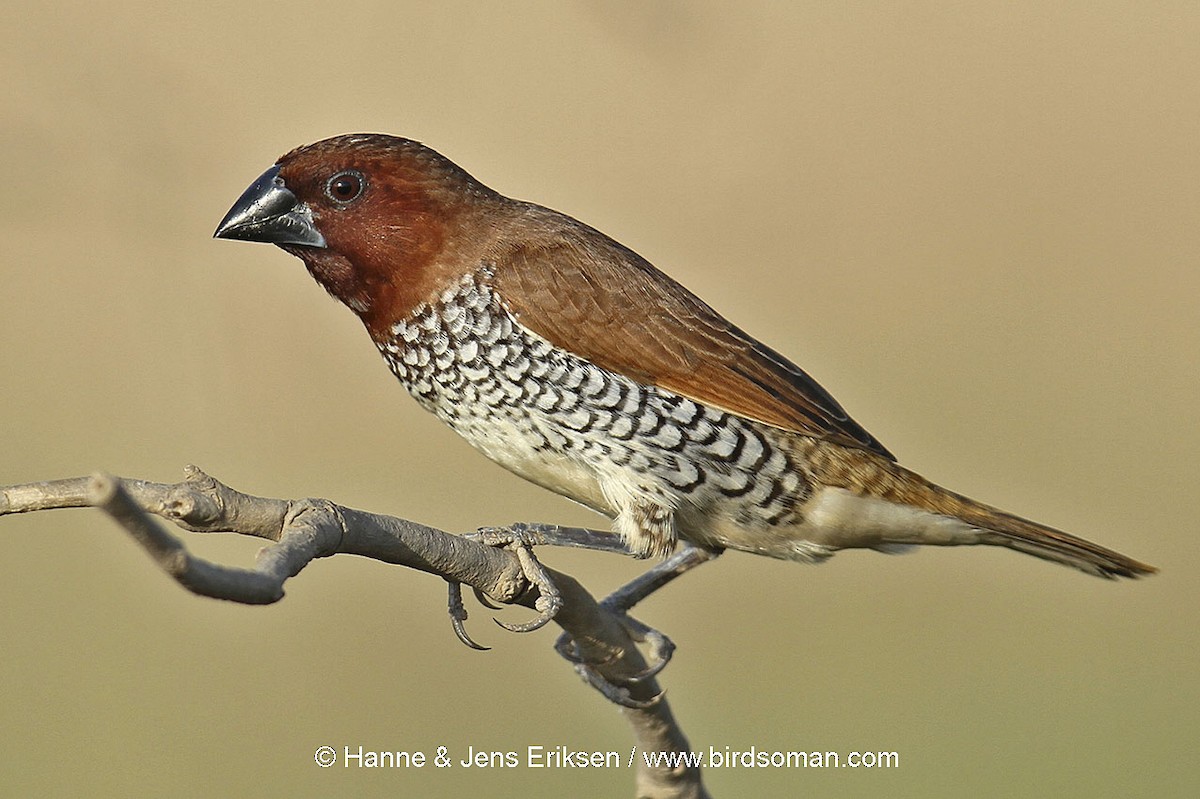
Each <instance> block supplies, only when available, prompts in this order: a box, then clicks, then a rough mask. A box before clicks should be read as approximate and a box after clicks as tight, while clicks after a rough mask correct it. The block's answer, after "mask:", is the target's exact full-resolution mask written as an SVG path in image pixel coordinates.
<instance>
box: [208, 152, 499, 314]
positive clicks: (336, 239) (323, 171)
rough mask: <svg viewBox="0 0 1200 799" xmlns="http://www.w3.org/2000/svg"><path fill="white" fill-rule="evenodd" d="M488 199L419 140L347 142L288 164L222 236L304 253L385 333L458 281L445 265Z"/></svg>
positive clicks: (237, 211)
mask: <svg viewBox="0 0 1200 799" xmlns="http://www.w3.org/2000/svg"><path fill="white" fill-rule="evenodd" d="M481 193H487V190H486V189H483V187H482V186H480V185H479V184H478V183H476V182H475V181H474V180H473V179H472V178H471V177H470V176H469V175H467V174H466V173H465V172H463V171H462V170H461V169H459V168H458V167H456V166H455V165H454V164H452V163H451V162H449V161H447V160H446V159H444V158H442V157H441V156H440V155H438V154H437V153H434V152H433V151H432V150H429V149H427V148H425V147H423V146H422V145H420V144H418V143H416V142H413V141H410V140H407V139H396V138H392V137H382V136H371V135H352V136H339V137H336V138H333V139H326V140H324V141H321V142H317V143H316V144H311V145H308V146H306V147H301V148H299V149H296V150H293V151H291V152H290V153H288V154H286V155H284V156H283V157H282V158H280V159H279V161H278V162H277V163H275V164H274V165H273V166H272V167H271V168H270V169H268V170H267V171H266V172H264V173H263V174H262V176H260V177H259V178H258V180H256V181H255V182H254V183H253V184H251V186H250V187H249V188H248V189H246V191H245V192H244V193H243V194H242V196H241V197H240V198H239V199H238V201H237V202H236V203H234V205H233V207H232V208H231V209H230V210H229V213H228V214H226V216H225V218H224V219H223V220H222V221H221V224H220V225H219V226H218V227H217V231H216V234H215V235H216V236H217V237H218V238H229V239H242V240H248V241H261V242H267V243H271V244H275V245H277V246H279V247H280V248H282V249H284V250H286V251H287V252H289V253H291V254H292V255H295V256H297V257H298V258H300V259H301V260H303V261H304V263H305V265H306V266H307V267H308V270H309V271H310V272H311V273H312V275H313V277H314V278H316V279H317V281H318V282H319V283H321V285H323V286H324V287H325V288H326V289H327V290H328V291H329V293H330V294H332V295H333V296H335V297H336V298H338V299H339V300H341V301H342V302H343V303H345V304H346V305H347V306H348V307H350V308H351V309H352V310H353V311H355V312H356V313H357V314H358V315H359V316H360V317H361V318H362V319H363V321H364V322H365V323H366V324H367V327H368V329H369V330H371V332H372V333H375V332H376V331H377V330H379V331H382V330H383V329H384V328H386V327H387V326H388V325H389V324H390V323H391V322H393V321H395V319H397V318H402V317H403V316H404V315H405V314H406V313H407V312H408V311H409V310H411V308H412V307H413V306H415V305H416V304H419V302H420V301H422V300H423V299H425V298H426V297H427V296H428V294H429V293H430V292H432V291H433V290H435V289H436V288H437V285H436V284H439V283H441V282H444V280H445V279H446V278H447V277H448V276H447V275H445V274H443V272H444V271H445V270H444V269H441V268H439V264H444V263H446V262H447V261H448V260H449V259H446V258H444V257H443V256H444V250H445V248H446V243H447V239H448V237H449V236H450V234H451V233H452V231H453V229H454V228H455V226H456V225H455V223H456V221H457V220H458V219H459V217H460V216H461V215H462V213H463V212H464V211H465V210H466V209H467V207H468V206H469V205H470V202H469V200H470V199H471V198H472V197H475V196H477V195H479V194H481Z"/></svg>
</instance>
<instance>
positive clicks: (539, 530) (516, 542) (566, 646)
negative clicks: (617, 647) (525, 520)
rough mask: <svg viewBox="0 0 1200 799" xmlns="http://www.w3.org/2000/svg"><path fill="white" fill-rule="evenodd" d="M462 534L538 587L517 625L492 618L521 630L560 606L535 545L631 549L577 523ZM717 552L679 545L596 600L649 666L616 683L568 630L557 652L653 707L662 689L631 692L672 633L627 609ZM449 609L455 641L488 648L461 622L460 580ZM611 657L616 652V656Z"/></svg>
mask: <svg viewBox="0 0 1200 799" xmlns="http://www.w3.org/2000/svg"><path fill="white" fill-rule="evenodd" d="M465 537H467V538H471V539H473V540H476V541H479V542H481V543H484V544H487V545H488V546H494V547H503V548H505V549H509V550H511V551H512V552H513V553H514V554H515V555H516V557H517V559H518V561H519V562H520V564H521V571H522V572H523V574H524V576H525V579H526V580H527V581H528V582H529V584H530V585H532V586H535V587H536V588H537V590H538V594H539V596H538V598H537V600H536V602H535V604H534V608H535V609H536V610H537V612H538V615H537V616H536V617H535V618H534V619H532V620H531V621H528V622H523V623H520V624H513V623H509V622H503V621H500V620H499V619H495V620H494V621H495V622H496V623H497V624H498V625H500V626H501V627H503V628H504V629H506V630H511V631H512V632H519V633H525V632H532V631H534V630H538V629H541V628H542V627H545V626H546V625H547V624H549V623H550V621H551V620H552V619H553V618H554V616H555V615H556V614H557V613H558V611H559V610H560V609H561V608H562V597H561V596H560V595H559V592H558V590H557V589H556V588H555V587H554V583H553V582H552V581H551V580H550V576H549V575H548V574H547V573H546V570H545V569H544V568H543V567H542V565H541V563H539V562H538V560H537V558H536V557H534V555H533V547H534V546H537V545H547V544H548V545H553V546H566V547H580V548H584V549H595V550H601V551H605V552H620V553H623V554H630V552H629V550H628V549H626V548H625V547H624V545H623V544H622V543H621V542H620V539H618V538H616V537H615V536H613V535H611V534H606V533H597V532H596V531H594V530H583V529H579V528H563V527H557V526H555V525H536V524H535V525H531V524H514V525H512V526H510V527H503V528H492V527H488V528H484V529H481V530H479V531H478V532H477V533H472V534H469V535H467V536H465ZM719 554H721V553H720V551H713V550H707V549H701V548H699V547H696V546H693V545H691V544H685V545H684V547H683V548H682V549H681V550H679V551H678V552H676V553H675V554H674V555H672V556H671V557H669V558H668V559H667V560H665V561H663V562H662V563H660V564H658V565H657V566H655V567H654V568H652V569H650V570H649V571H647V572H646V573H645V574H643V575H641V576H639V577H637V578H635V579H634V580H632V581H630V582H629V583H627V584H626V585H624V586H622V587H621V588H619V589H617V590H616V591H614V592H613V593H612V594H610V595H609V596H607V597H606V598H605V599H603V600H602V601H601V602H600V606H601V607H603V608H604V609H605V610H607V611H609V612H610V613H611V614H612V616H613V618H614V619H615V620H616V621H617V623H619V624H620V625H621V626H622V627H623V628H624V629H625V631H626V632H627V633H628V635H629V637H630V638H631V639H632V640H633V641H634V642H635V643H636V644H639V645H644V646H645V647H646V656H647V660H648V662H649V665H648V666H647V667H646V668H645V669H644V670H642V671H640V672H638V673H636V674H633V675H629V676H625V677H622V678H621V679H620V680H619V681H615V682H614V681H612V680H610V679H609V678H607V677H605V676H604V675H603V674H602V672H608V671H610V670H609V669H607V668H605V667H606V666H608V665H610V664H611V660H608V661H599V662H598V661H595V660H589V659H588V658H587V657H585V656H584V654H583V653H582V651H581V649H580V646H579V644H578V643H577V642H576V641H575V640H574V639H573V638H572V637H571V636H570V635H569V634H567V633H563V634H562V635H561V636H559V638H558V640H557V641H556V642H555V644H554V649H555V651H557V652H558V653H559V654H560V655H562V656H563V657H564V658H566V659H567V660H568V661H570V662H571V663H572V664H573V665H574V666H575V671H576V672H578V673H579V675H580V676H581V677H583V679H584V680H585V681H587V682H588V684H590V685H591V686H592V687H594V688H595V689H596V690H597V691H599V692H600V693H601V694H603V695H604V696H605V697H606V698H607V699H608V700H609V701H611V702H614V703H616V704H619V705H622V706H624V707H630V708H647V707H651V706H653V705H654V704H656V703H657V702H658V701H659V699H660V698H661V697H662V693H661V692H657V693H655V694H654V695H652V696H651V697H650V698H648V699H641V698H638V697H636V696H635V695H634V694H635V692H636V693H644V692H645V691H644V690H643V691H637V689H638V687H640V686H643V685H645V684H646V683H647V682H649V681H652V680H653V679H654V677H655V676H656V675H657V674H658V673H659V672H661V671H662V670H663V669H664V668H666V666H667V664H668V663H669V662H670V661H671V654H672V653H673V652H674V650H675V645H674V644H673V643H672V642H671V639H670V638H668V637H667V636H665V635H663V634H662V633H661V632H659V631H658V630H655V629H654V628H653V627H650V626H649V625H647V624H644V623H643V622H641V621H638V620H637V619H635V618H634V617H632V616H630V615H629V611H630V610H631V609H632V608H633V606H634V605H636V604H637V603H638V602H641V601H642V600H643V599H645V598H646V597H648V596H650V595H651V594H652V593H654V592H655V591H657V590H658V589H660V588H662V587H663V586H665V585H667V584H668V583H670V582H671V581H673V580H674V579H675V578H676V577H679V576H680V575H682V574H684V573H685V572H688V571H690V570H691V569H694V568H695V567H696V566H699V565H700V564H701V563H706V562H708V561H710V560H712V559H713V558H715V557H717V556H718V555H719ZM475 596H476V598H477V599H478V600H479V602H480V603H481V604H482V605H484V606H485V607H488V608H492V609H493V610H495V609H497V607H496V606H495V605H494V604H492V603H491V602H490V601H488V598H487V597H486V596H484V595H482V594H481V593H480V592H479V591H478V590H476V591H475ZM449 610H450V623H451V625H452V626H453V628H454V634H455V635H456V636H458V640H460V641H462V642H463V643H464V644H466V645H467V646H469V647H471V648H472V649H478V650H486V649H488V647H486V646H481V645H480V644H478V643H476V642H475V641H474V640H473V639H472V638H471V637H470V636H469V635H468V634H467V630H466V624H465V622H466V620H467V610H466V607H465V606H464V605H463V601H462V584H461V583H457V582H450V583H449ZM614 657H616V656H615V655H614Z"/></svg>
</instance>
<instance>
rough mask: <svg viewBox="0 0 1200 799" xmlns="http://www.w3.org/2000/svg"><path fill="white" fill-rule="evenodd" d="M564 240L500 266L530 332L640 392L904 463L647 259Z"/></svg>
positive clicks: (581, 230)
mask: <svg viewBox="0 0 1200 799" xmlns="http://www.w3.org/2000/svg"><path fill="white" fill-rule="evenodd" d="M556 216H558V215H556ZM559 218H560V219H563V220H566V221H569V222H574V220H569V218H566V217H559ZM555 233H557V235H555V236H553V237H547V239H548V240H539V239H533V240H530V239H528V238H527V239H526V240H525V242H523V243H522V244H521V245H519V246H518V247H516V248H514V249H512V250H511V251H509V252H508V253H507V254H506V256H507V257H501V258H500V259H498V262H497V268H496V274H495V278H494V279H495V284H496V289H497V292H498V293H499V294H500V296H501V297H503V298H504V300H505V302H506V303H507V304H508V306H509V310H510V311H511V312H512V313H513V314H515V315H516V316H517V318H518V319H519V320H520V321H521V323H522V324H523V325H525V326H526V327H528V328H529V329H530V330H532V331H534V332H535V333H537V334H538V335H540V336H542V337H543V338H545V339H546V340H548V341H550V342H551V343H553V344H555V345H556V346H559V347H562V348H563V349H566V350H568V351H570V352H573V353H574V354H576V355H578V356H580V357H582V358H586V359H587V360H590V361H592V362H593V363H595V364H597V365H598V366H601V367H603V368H605V369H608V370H610V371H613V372H617V373H620V374H623V375H625V376H627V377H630V378H632V379H634V380H638V381H641V382H646V383H650V384H653V385H657V386H659V387H660V388H664V389H667V390H668V391H672V392H674V393H676V394H680V395H682V396H686V397H688V398H690V399H693V400H696V401H699V402H703V403H705V404H707V405H711V406H714V407H717V408H720V409H722V410H725V411H728V412H730V413H734V414H738V415H740V416H745V417H748V418H750V419H754V420H756V421H759V422H762V423H764V424H768V425H772V426H774V427H779V428H781V429H784V430H789V431H792V432H796V433H799V434H801V435H806V436H813V437H816V438H822V439H827V440H831V441H836V442H837V443H840V444H845V445H849V446H854V447H858V448H862V449H866V450H869V451H872V452H875V453H878V454H880V455H883V456H885V457H888V458H889V459H894V458H892V455H891V453H889V452H888V451H887V450H886V449H885V448H884V447H883V446H882V445H881V444H879V442H878V441H876V440H875V439H874V438H873V437H872V436H871V435H870V434H869V433H867V432H866V430H864V429H863V428H862V427H861V426H859V425H858V424H857V423H856V422H855V421H854V420H853V419H851V418H850V416H849V415H848V414H847V413H846V412H845V411H844V410H843V409H842V407H841V406H840V405H839V404H838V403H837V401H835V400H834V399H833V397H831V396H830V395H829V394H828V392H826V391H825V390H824V389H823V388H821V386H820V385H818V384H817V382H816V381H815V380H813V379H812V378H811V377H809V376H808V375H807V374H806V373H805V372H804V371H803V370H801V369H800V368H799V367H797V366H795V365H794V364H792V363H791V362H790V361H788V360H787V359H786V358H784V357H783V356H782V355H780V354H779V353H777V352H775V351H774V350H772V349H770V348H769V347H767V346H765V345H763V344H760V343H759V342H757V341H756V340H754V339H753V338H752V337H750V336H749V335H747V334H746V333H744V332H743V331H741V330H740V329H738V328H737V327H736V326H734V325H733V324H731V323H730V322H729V321H727V320H726V319H725V318H723V317H722V316H720V315H719V314H718V313H717V312H716V311H714V310H713V309H712V308H710V307H709V306H708V305H707V304H705V303H704V302H703V301H702V300H700V299H699V298H697V297H696V296H695V295H693V294H692V293H691V292H689V291H688V290H687V289H685V288H683V287H682V286H680V285H679V284H678V283H676V282H675V281H674V280H672V279H671V278H670V277H668V276H667V275H665V274H663V273H662V272H660V271H658V270H657V269H655V268H654V267H653V266H652V265H651V264H649V263H648V262H646V261H645V260H644V259H643V258H641V257H640V256H638V255H637V254H636V253H634V252H632V251H631V250H628V249H627V248H625V247H623V246H621V245H620V244H618V243H617V242H615V241H612V240H611V239H609V238H607V237H606V236H604V235H603V234H601V233H598V232H596V231H594V230H593V229H591V228H586V227H585V226H583V225H580V224H578V223H575V224H574V225H572V226H570V227H568V228H567V230H563V229H561V228H559V229H558V230H556V231H555ZM564 234H565V235H564Z"/></svg>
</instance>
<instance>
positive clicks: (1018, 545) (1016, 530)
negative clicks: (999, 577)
mask: <svg viewBox="0 0 1200 799" xmlns="http://www.w3.org/2000/svg"><path fill="white" fill-rule="evenodd" d="M891 466H892V469H893V470H894V472H893V474H895V476H896V477H900V478H901V479H900V480H898V481H897V482H896V483H895V484H893V486H892V489H893V490H895V491H896V492H897V493H898V494H900V495H901V496H897V497H895V500H899V501H902V502H904V503H905V504H909V505H913V506H915V507H918V508H920V509H922V510H926V511H930V512H932V513H936V514H938V515H942V516H952V517H954V518H956V519H959V520H961V521H963V522H966V523H967V524H968V525H970V526H971V527H972V528H973V529H974V530H975V531H977V532H978V542H979V543H982V544H994V545H998V546H1004V547H1008V548H1009V549H1015V550H1017V551H1019V552H1025V553H1028V554H1030V555H1035V556H1037V557H1039V558H1043V559H1045V560H1052V561H1054V562H1055V563H1062V564H1064V565H1066V566H1073V567H1075V568H1076V569H1079V570H1081V571H1085V572H1087V573H1088V574H1094V575H1096V576H1097V577H1105V578H1108V579H1115V578H1117V577H1131V578H1136V577H1140V576H1142V575H1146V574H1154V573H1155V572H1157V571H1158V569H1157V568H1155V567H1154V566H1151V565H1149V564H1146V563H1142V562H1140V561H1137V560H1134V559H1133V558H1131V557H1129V556H1127V555H1122V554H1121V553H1120V552H1116V551H1114V550H1111V549H1108V548H1107V547H1102V546H1100V545H1099V544H1095V543H1092V542H1091V541H1088V540H1086V539H1083V538H1080V537H1078V536H1074V535H1071V534H1070V533H1064V532H1063V531H1062V530H1056V529H1054V528H1053V527H1047V526H1046V525H1044V524H1038V523H1037V522H1033V521H1030V520H1028V519H1022V518H1021V517H1020V516H1014V515H1013V514H1011V513H1006V512H1004V511H1002V510H999V509H997V508H993V507H991V506H990V505H985V504H983V503H982V502H976V501H975V500H973V499H970V498H969V497H964V496H962V495H961V494H956V493H954V492H953V491H948V490H946V489H944V488H942V487H941V486H938V485H934V484H933V483H931V482H929V481H928V480H926V479H925V478H923V477H921V476H920V475H918V474H915V473H913V472H910V471H908V470H907V469H904V468H903V467H899V466H897V465H896V464H891ZM885 493H891V492H890V491H888V492H885Z"/></svg>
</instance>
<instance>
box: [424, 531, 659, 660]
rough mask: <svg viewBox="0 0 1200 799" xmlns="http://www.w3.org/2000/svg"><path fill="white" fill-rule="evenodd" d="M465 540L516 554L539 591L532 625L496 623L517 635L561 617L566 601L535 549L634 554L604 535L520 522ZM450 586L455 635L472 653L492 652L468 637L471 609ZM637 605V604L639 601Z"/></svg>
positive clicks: (455, 586) (452, 584)
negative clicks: (476, 651) (558, 548)
mask: <svg viewBox="0 0 1200 799" xmlns="http://www.w3.org/2000/svg"><path fill="white" fill-rule="evenodd" d="M463 537H464V538H470V539H472V540H474V541H479V542H480V543H482V544H486V545H488V546H493V547H504V548H506V549H510V550H512V552H513V553H514V554H515V555H516V556H517V560H518V561H519V562H520V564H521V571H522V572H523V574H524V576H525V579H526V580H528V581H529V583H530V584H531V585H533V586H536V587H537V589H538V594H539V596H538V599H537V602H536V603H535V607H536V609H537V611H538V615H537V617H536V618H534V619H533V620H532V621H528V622H524V623H522V624H511V623H509V622H503V621H500V620H499V619H493V621H495V622H496V624H498V625H500V626H501V627H503V628H504V629H506V630H510V631H512V632H515V633H528V632H533V631H534V630H538V629H541V628H542V627H545V626H546V625H547V624H549V623H550V620H551V619H553V618H554V616H555V615H556V614H557V613H558V611H559V608H561V607H562V598H561V597H560V596H559V593H558V589H556V588H555V587H554V583H553V582H552V581H551V580H550V577H549V575H547V574H546V570H545V569H544V568H542V564H541V563H539V562H538V560H537V558H536V557H534V554H533V547H534V546H539V545H550V546H560V547H575V548H583V549H595V550H600V551H603V552H618V553H621V554H624V555H628V554H631V553H630V551H629V549H628V548H626V547H625V545H624V544H623V543H622V542H621V540H620V539H619V538H617V537H616V536H614V535H612V534H611V533H601V532H598V531H596V530H587V529H584V528H581V527H559V526H557V525H553V524H524V523H521V522H518V523H516V524H513V525H510V526H508V527H484V528H482V529H480V530H478V531H476V532H474V533H468V534H466V535H464V536H463ZM447 582H448V583H449V611H450V624H451V626H452V627H453V628H454V634H455V635H456V636H458V640H460V641H462V642H463V643H464V644H466V645H467V646H469V647H471V648H472V649H478V650H486V649H488V647H486V646H481V645H480V644H477V643H476V642H475V641H473V640H472V639H471V636H469V635H467V630H466V625H465V624H464V622H466V620H467V609H466V607H465V606H464V605H463V601H462V584H461V583H458V582H454V581H449V580H448V581H447ZM475 597H476V598H477V599H478V600H479V602H480V604H482V605H484V606H486V607H489V608H492V609H493V610H497V609H498V608H497V607H496V606H495V605H493V604H492V603H491V602H489V601H488V599H487V597H485V596H483V594H482V593H481V592H480V591H479V590H478V589H476V590H475ZM634 601H635V602H636V601H637V600H634Z"/></svg>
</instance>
